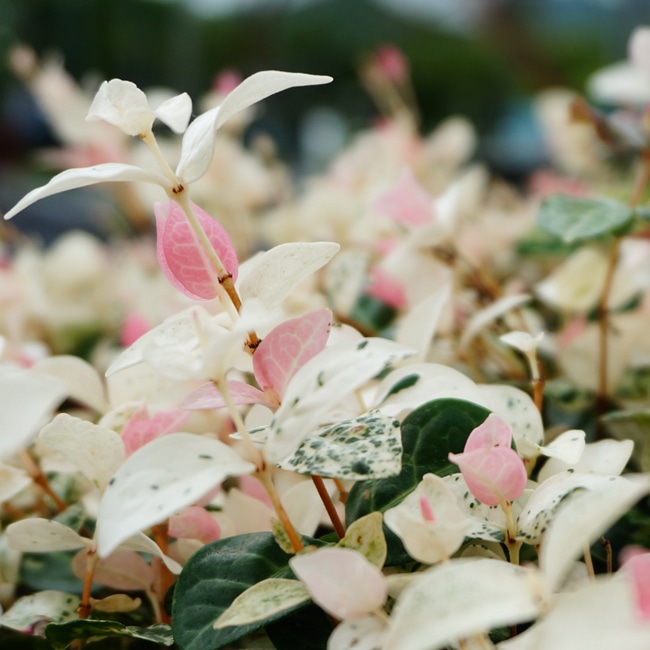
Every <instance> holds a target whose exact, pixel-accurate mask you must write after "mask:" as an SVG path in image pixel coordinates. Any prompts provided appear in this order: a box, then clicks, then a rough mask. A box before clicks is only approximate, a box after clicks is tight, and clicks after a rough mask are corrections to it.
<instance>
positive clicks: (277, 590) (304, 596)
mask: <svg viewBox="0 0 650 650" xmlns="http://www.w3.org/2000/svg"><path fill="white" fill-rule="evenodd" d="M309 600H310V598H309V593H308V592H307V589H306V588H305V586H304V585H303V584H302V583H301V582H298V581H297V580H287V579H286V578H268V579H267V580H262V582H258V583H257V584H255V585H253V586H252V587H249V588H248V589H247V590H246V591H245V592H244V593H243V594H240V595H239V596H237V598H235V600H233V601H232V604H231V605H230V607H228V609H227V610H226V611H225V612H224V613H223V614H221V616H220V617H219V618H218V619H217V620H216V621H215V623H214V629H215V630H220V629H222V628H224V627H230V626H233V625H248V624H250V623H257V622H258V621H265V620H268V619H269V617H271V616H275V615H277V614H280V613H282V612H289V611H290V610H291V611H292V610H294V609H295V608H296V606H297V605H301V604H302V603H306V602H308V601H309Z"/></svg>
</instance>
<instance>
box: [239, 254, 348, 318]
mask: <svg viewBox="0 0 650 650" xmlns="http://www.w3.org/2000/svg"><path fill="white" fill-rule="evenodd" d="M339 248H340V246H339V245H338V244H335V243H333V242H312V243H306V242H298V243H287V244H280V245H279V246H275V247H274V248H271V249H270V250H268V251H266V252H265V253H262V254H260V255H257V256H255V257H253V258H252V259H250V260H248V261H247V262H246V263H245V264H242V265H241V266H240V267H239V277H238V279H237V288H238V291H239V295H240V296H241V299H242V301H244V302H245V301H246V300H250V299H252V298H258V299H259V300H260V301H261V302H262V303H263V304H264V306H265V307H266V308H267V309H274V308H276V307H279V306H280V305H281V304H282V302H283V301H284V299H285V298H286V297H287V296H288V295H289V294H290V293H291V291H292V290H293V289H294V287H296V286H297V285H298V284H299V283H300V282H302V280H304V279H305V278H306V277H308V276H310V275H311V274H312V273H314V272H315V271H317V270H318V269H320V268H321V267H322V266H324V265H325V264H327V262H329V261H330V260H331V259H332V257H334V255H336V253H337V252H338V250H339Z"/></svg>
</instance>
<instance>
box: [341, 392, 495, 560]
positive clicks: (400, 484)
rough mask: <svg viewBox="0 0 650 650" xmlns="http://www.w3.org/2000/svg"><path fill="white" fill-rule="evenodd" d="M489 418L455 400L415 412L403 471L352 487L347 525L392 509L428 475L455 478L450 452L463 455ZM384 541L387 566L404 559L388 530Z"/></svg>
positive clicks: (407, 428)
mask: <svg viewBox="0 0 650 650" xmlns="http://www.w3.org/2000/svg"><path fill="white" fill-rule="evenodd" d="M488 415H489V411H488V410H487V409H485V408H483V407H482V406H478V405H477V404H473V403H471V402H465V401H463V400H456V399H440V400H433V401H431V402H428V403H426V404H423V405H422V406H420V407H419V408H418V409H416V410H414V411H413V412H412V413H411V414H410V415H408V416H407V417H406V418H405V419H404V421H403V422H402V446H403V453H402V471H401V472H400V474H399V475H398V476H394V477H391V478H385V479H379V480H369V481H359V482H357V483H355V485H354V486H353V487H352V489H351V490H350V494H349V495H348V499H347V502H346V508H345V518H346V522H347V524H348V525H350V524H351V523H352V522H353V521H355V520H356V519H359V517H362V516H363V515H366V514H368V513H371V512H374V511H379V512H384V511H385V510H387V509H388V508H391V507H393V506H396V505H397V504H398V503H400V502H401V501H402V500H403V499H404V498H405V497H406V496H407V495H408V494H410V493H411V492H412V491H413V490H414V489H415V488H416V487H417V485H418V483H419V482H420V481H421V480H422V478H423V477H424V475H425V474H427V473H429V472H431V473H434V474H438V475H439V476H446V475H448V474H453V473H454V472H455V471H456V466H455V465H454V464H453V463H451V462H450V461H449V459H448V458H447V455H448V453H449V452H450V451H452V452H454V451H457V452H461V451H462V450H463V448H464V447H465V441H466V440H467V437H468V436H469V434H470V432H471V431H472V429H474V428H475V427H477V426H478V425H479V424H481V422H483V420H485V419H486V418H487V416H488ZM386 538H387V540H388V545H389V550H388V559H387V560H386V563H387V564H388V565H392V564H394V563H397V564H399V563H401V562H403V561H408V555H406V554H405V552H404V551H402V550H400V547H401V544H399V540H397V537H396V536H395V535H394V533H392V532H390V531H387V534H386ZM396 543H397V545H396Z"/></svg>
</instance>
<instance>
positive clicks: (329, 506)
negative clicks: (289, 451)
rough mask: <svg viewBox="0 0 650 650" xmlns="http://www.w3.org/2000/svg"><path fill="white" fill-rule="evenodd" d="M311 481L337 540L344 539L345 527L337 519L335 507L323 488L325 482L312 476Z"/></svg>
mask: <svg viewBox="0 0 650 650" xmlns="http://www.w3.org/2000/svg"><path fill="white" fill-rule="evenodd" d="M311 480H312V481H313V482H314V485H315V486H316V490H317V491H318V496H319V497H320V498H321V501H322V502H323V505H324V506H325V510H326V511H327V514H328V516H329V518H330V521H331V522H332V526H334V530H335V531H336V534H337V535H338V537H339V539H343V538H344V537H345V526H344V525H343V522H342V521H341V519H340V517H339V513H338V512H337V510H336V506H335V505H334V503H333V502H332V497H330V494H329V492H328V491H327V488H326V487H325V482H324V481H323V479H322V477H320V476H314V475H312V477H311Z"/></svg>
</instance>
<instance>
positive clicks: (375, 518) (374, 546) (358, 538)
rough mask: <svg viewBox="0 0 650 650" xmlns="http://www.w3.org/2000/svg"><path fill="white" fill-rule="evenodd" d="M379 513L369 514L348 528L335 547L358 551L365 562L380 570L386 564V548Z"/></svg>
mask: <svg viewBox="0 0 650 650" xmlns="http://www.w3.org/2000/svg"><path fill="white" fill-rule="evenodd" d="M382 519H383V518H382V516H381V512H371V513H370V514H368V515H365V516H363V517H360V518H359V519H357V520H356V521H355V522H353V523H352V524H350V526H348V529H347V530H346V531H345V537H343V539H341V540H340V541H339V543H338V544H337V546H341V547H343V548H351V549H354V550H355V551H359V553H361V554H362V555H363V556H364V557H365V558H366V560H368V561H369V562H370V563H371V564H374V565H375V566H376V567H377V568H378V569H381V568H382V567H383V566H384V562H386V554H387V552H388V547H387V546H386V536H385V535H384V530H383V526H382Z"/></svg>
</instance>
